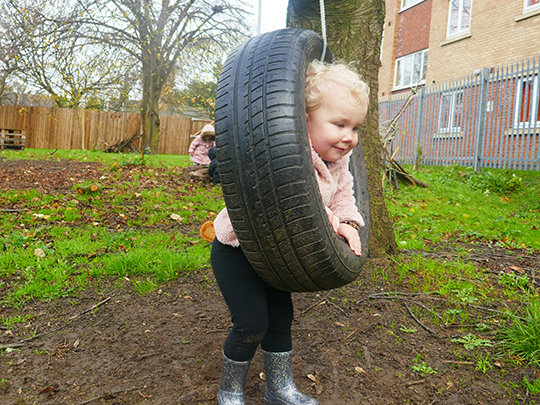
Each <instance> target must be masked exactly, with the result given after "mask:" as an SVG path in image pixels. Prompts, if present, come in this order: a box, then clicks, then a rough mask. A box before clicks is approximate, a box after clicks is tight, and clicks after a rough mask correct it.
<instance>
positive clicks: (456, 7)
mask: <svg viewBox="0 0 540 405" xmlns="http://www.w3.org/2000/svg"><path fill="white" fill-rule="evenodd" d="M471 6H472V0H450V10H449V11H448V34H447V36H448V37H453V36H456V35H461V34H465V33H467V32H469V29H470V27H471Z"/></svg>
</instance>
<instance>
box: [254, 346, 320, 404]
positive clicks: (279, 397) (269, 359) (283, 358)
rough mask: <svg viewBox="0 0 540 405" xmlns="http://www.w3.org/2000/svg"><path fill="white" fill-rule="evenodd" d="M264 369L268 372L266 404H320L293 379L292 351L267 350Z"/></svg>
mask: <svg viewBox="0 0 540 405" xmlns="http://www.w3.org/2000/svg"><path fill="white" fill-rule="evenodd" d="M263 357H264V370H265V372H266V389H265V390H264V403H265V405H318V404H319V402H318V401H317V400H316V399H314V398H311V397H308V396H307V395H304V394H302V393H301V392H300V391H299V390H298V388H296V384H295V383H294V381H293V376H292V351H291V352H281V353H274V352H265V351H264V350H263Z"/></svg>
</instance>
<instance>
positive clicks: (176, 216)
mask: <svg viewBox="0 0 540 405" xmlns="http://www.w3.org/2000/svg"><path fill="white" fill-rule="evenodd" d="M171 219H172V220H174V221H182V217H181V216H180V215H178V214H171Z"/></svg>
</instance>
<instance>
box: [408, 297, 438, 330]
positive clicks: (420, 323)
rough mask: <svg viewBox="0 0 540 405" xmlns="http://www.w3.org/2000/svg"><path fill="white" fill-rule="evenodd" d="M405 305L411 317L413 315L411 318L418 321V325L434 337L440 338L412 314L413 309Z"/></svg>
mask: <svg viewBox="0 0 540 405" xmlns="http://www.w3.org/2000/svg"><path fill="white" fill-rule="evenodd" d="M403 304H404V305H405V307H406V308H407V311H409V315H411V317H412V318H413V319H414V320H415V321H416V323H417V324H418V325H420V326H421V327H422V328H424V329H425V330H427V331H428V332H429V333H431V334H432V335H433V336H435V337H439V336H437V334H436V333H435V332H433V331H432V330H431V329H429V328H428V327H427V326H426V325H424V324H423V323H422V322H420V320H419V319H418V318H417V317H416V316H415V315H414V314H413V313H412V311H411V309H410V308H409V306H408V305H407V303H406V302H404V303H403Z"/></svg>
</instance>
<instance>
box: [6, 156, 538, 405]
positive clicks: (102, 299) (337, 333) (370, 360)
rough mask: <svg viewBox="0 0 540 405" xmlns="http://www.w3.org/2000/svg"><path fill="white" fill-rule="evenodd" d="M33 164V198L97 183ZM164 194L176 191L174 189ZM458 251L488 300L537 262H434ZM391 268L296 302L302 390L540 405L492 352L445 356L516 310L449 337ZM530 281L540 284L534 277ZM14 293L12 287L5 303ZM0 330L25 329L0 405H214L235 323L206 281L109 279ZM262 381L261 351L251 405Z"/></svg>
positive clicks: (11, 353) (38, 306)
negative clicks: (141, 289) (480, 279)
mask: <svg viewBox="0 0 540 405" xmlns="http://www.w3.org/2000/svg"><path fill="white" fill-rule="evenodd" d="M6 163H8V162H1V163H0V169H1V172H0V190H5V189H6V188H11V189H13V187H14V184H13V182H11V184H9V183H6V181H5V179H6V178H7V177H6V170H8V169H6V167H7V166H5V165H6ZM54 163H55V164H57V163H58V164H60V163H61V162H54ZM39 164H41V163H39ZM39 164H38V163H35V162H33V163H32V165H33V166H31V167H33V168H34V169H30V168H27V170H30V171H31V172H32V173H33V179H32V180H28V182H26V183H25V184H28V187H29V188H34V187H35V183H36V182H37V183H40V184H49V186H48V187H51V186H50V185H51V184H53V185H55V184H57V186H58V187H64V189H65V190H68V189H69V190H72V185H73V184H75V183H76V182H78V181H83V180H85V179H92V178H96V177H95V176H98V177H99V176H100V175H101V174H100V172H99V167H98V166H96V167H94V166H93V165H91V164H90V168H89V170H88V171H86V168H85V167H81V166H78V165H76V166H70V165H67V166H66V165H64V166H63V168H64V169H65V172H64V171H62V172H61V173H63V175H62V176H57V177H64V178H63V179H59V180H58V183H56V182H55V180H53V179H54V177H55V176H50V173H51V171H48V169H43V170H40V169H36V168H37V167H43V166H39ZM48 164H49V163H44V164H43V165H48ZM21 165H22V164H21ZM27 165H28V164H27V163H25V164H24V165H22V166H20V167H19V168H18V169H14V170H17V171H20V170H21V168H22V167H28V166H27ZM84 165H88V164H87V163H84ZM54 167H55V168H56V166H54ZM9 170H11V169H9ZM51 170H52V169H51ZM55 170H56V169H55ZM62 170H63V169H62ZM40 173H43V174H44V176H43V178H40V177H39V175H40ZM75 176H79V177H75ZM70 178H73V179H75V181H71V180H69V179H70ZM2 179H4V180H2ZM66 179H67V180H66ZM168 181H169V182H170V183H171V184H176V183H175V182H177V181H179V180H178V179H176V178H173V175H171V178H170V179H169V180H168ZM21 184H22V183H21ZM22 188H23V187H21V189H22ZM51 192H55V193H57V192H58V191H57V190H52V189H51ZM0 208H9V209H11V208H13V207H4V206H2V207H0ZM456 248H457V246H456ZM464 248H466V250H468V254H467V255H466V256H465V260H470V261H473V262H475V263H476V265H477V266H478V267H479V268H482V269H484V270H488V271H487V272H486V277H488V278H489V277H492V278H493V286H494V288H497V283H496V277H497V275H498V274H499V273H500V272H501V271H505V270H507V269H508V268H509V267H510V266H515V267H517V268H520V269H524V271H528V269H533V270H534V269H535V266H537V263H538V262H539V260H540V256H538V255H531V254H530V253H526V252H521V251H515V250H514V251H508V250H505V249H500V248H498V249H497V248H494V247H493V246H488V245H474V246H473V245H471V246H466V247H464V246H460V249H457V250H455V251H454V249H452V248H445V249H444V250H441V249H440V248H439V249H435V248H434V249H433V251H432V253H429V255H431V256H439V257H442V258H444V257H449V258H454V257H457V256H458V255H461V256H462V257H463V255H464V253H463V251H464ZM405 254H408V255H419V254H424V255H428V253H424V252H412V251H411V252H405ZM394 266H395V265H394V262H393V261H392V260H388V261H386V260H368V262H367V265H366V266H365V269H364V270H365V271H364V272H363V273H362V274H361V276H360V277H359V279H358V282H356V283H353V284H350V285H348V286H345V287H342V288H340V289H336V290H332V291H326V292H319V293H298V294H293V301H294V306H295V320H294V324H293V350H294V358H293V369H294V371H295V375H296V381H297V384H298V386H299V387H300V389H301V390H303V391H304V392H306V393H308V394H310V395H312V396H314V397H316V398H317V399H318V400H319V402H320V403H321V404H325V405H336V404H344V405H346V404H351V405H359V404H396V405H403V404H418V405H420V404H426V405H427V404H450V405H454V404H456V405H457V404H491V405H495V404H515V403H518V404H526V403H537V402H538V397H536V396H532V395H531V394H530V393H528V392H527V390H526V389H525V388H523V387H522V385H521V382H522V380H523V378H524V377H527V378H528V380H529V381H533V380H534V379H535V378H537V374H536V373H537V370H534V369H531V368H523V367H519V366H518V365H517V363H512V362H509V361H508V359H503V358H497V357H496V352H497V350H496V349H494V348H492V347H491V348H490V347H484V348H478V349H476V350H474V351H473V350H467V349H465V348H464V347H463V346H462V345H457V344H456V343H452V342H451V340H452V339H454V338H456V337H462V336H465V335H467V334H468V333H474V334H475V335H477V336H479V337H481V338H483V339H493V340H494V339H495V334H494V330H495V328H492V329H490V330H488V331H484V332H478V331H477V330H476V329H475V325H476V323H480V322H485V323H487V324H488V325H489V324H490V322H491V321H492V320H493V319H494V318H495V317H494V316H493V313H492V312H490V310H500V311H504V310H505V309H506V308H507V307H506V306H505V305H512V304H511V303H506V304H505V303H501V304H500V305H499V306H491V307H489V308H487V307H483V308H474V307H468V309H467V310H468V311H469V312H470V313H471V319H470V322H469V323H468V324H467V325H464V324H458V323H451V324H448V325H444V324H443V323H442V322H438V321H437V318H436V316H434V315H433V314H434V313H437V314H442V313H444V311H445V310H446V309H449V308H455V305H453V304H451V303H449V302H447V301H444V300H440V299H435V298H441V297H433V296H430V295H429V294H426V295H417V296H411V295H408V296H407V295H402V296H400V297H399V298H396V299H392V300H391V299H388V297H387V296H385V295H384V294H383V293H388V292H399V293H402V294H409V293H410V291H409V290H408V289H407V285H408V283H407V282H406V280H405V281H404V282H403V283H399V282H398V281H396V280H397V273H396V271H395V268H394ZM530 276H531V278H532V280H534V281H535V282H536V283H537V282H538V279H536V278H535V277H536V274H532V273H531V274H530ZM12 281H13V280H4V285H3V287H1V288H0V295H3V294H5V292H6V291H7V289H8V288H9V285H10V283H11V282H12ZM443 298H444V297H443ZM518 304H519V303H518ZM477 305H478V306H480V305H481V304H477ZM422 306H423V307H422ZM430 311H431V312H430ZM0 316H1V317H2V318H4V319H7V318H8V317H14V316H21V317H24V319H27V320H26V321H25V322H22V323H17V324H15V325H14V326H13V327H12V328H11V329H9V330H8V329H7V328H6V327H5V326H0V328H1V329H0V347H3V348H4V350H3V354H2V355H1V357H0V361H1V362H0V380H1V381H0V403H2V404H9V405H11V404H17V405H23V404H28V405H29V404H69V405H73V404H80V405H83V404H142V403H151V404H190V405H200V404H205V405H206V404H215V403H216V393H217V389H218V384H219V379H220V372H221V349H222V344H223V341H224V339H225V337H226V336H227V333H228V331H229V330H230V328H231V323H230V318H229V313H228V310H227V308H226V306H225V303H224V301H223V299H222V297H221V294H220V292H219V289H218V287H217V285H216V283H215V280H214V277H213V274H212V272H211V270H210V269H209V268H203V269H200V270H199V271H197V272H195V273H192V274H190V275H188V276H180V277H179V278H178V279H177V280H175V281H173V282H170V283H168V284H166V285H163V286H162V287H161V288H160V289H159V290H156V291H153V292H151V293H149V294H147V295H145V296H141V295H140V294H138V293H137V292H136V291H134V289H133V286H132V283H131V282H130V281H128V280H124V279H120V280H118V279H108V280H101V281H99V282H95V284H94V285H92V286H90V287H89V288H88V289H86V290H85V291H84V292H81V293H78V294H76V295H74V296H70V297H65V298H60V299H57V300H54V301H50V302H42V301H40V302H28V303H26V304H24V305H22V306H19V307H13V306H8V305H4V306H2V307H1V309H0ZM413 330H414V332H413ZM6 348H9V349H8V350H6ZM485 354H490V356H491V357H490V358H491V362H490V365H491V367H492V368H489V367H488V368H487V369H485V370H483V371H485V373H484V372H483V371H482V370H477V367H478V360H479V359H480V358H482V356H484V355H485ZM422 362H425V363H426V365H428V366H429V367H431V369H432V370H433V371H436V374H429V373H427V374H425V375H424V376H422V375H421V373H420V372H414V371H413V369H412V366H414V365H418V364H420V363H422ZM262 372H263V364H262V355H261V353H260V351H258V352H257V354H256V356H255V359H254V361H253V363H252V366H251V368H250V372H249V376H248V382H247V388H246V396H247V403H248V404H250V405H255V404H262V403H263V401H262V397H263V393H264V381H263V380H262V379H261V377H260V373H262ZM535 401H536V402H535Z"/></svg>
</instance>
